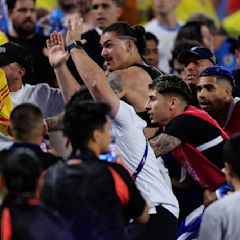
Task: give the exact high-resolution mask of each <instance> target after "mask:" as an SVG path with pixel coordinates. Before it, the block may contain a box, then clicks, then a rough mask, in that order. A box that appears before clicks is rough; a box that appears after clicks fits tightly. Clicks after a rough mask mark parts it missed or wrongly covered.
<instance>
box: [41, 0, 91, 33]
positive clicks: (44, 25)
mask: <svg viewBox="0 0 240 240" xmlns="http://www.w3.org/2000/svg"><path fill="white" fill-rule="evenodd" d="M71 14H80V16H81V17H83V18H84V23H85V24H84V29H85V31H88V30H90V29H91V28H92V27H93V23H92V15H91V13H90V1H89V0H87V1H86V0H85V1H82V0H77V1H76V0H70V1H69V0H58V6H57V7H56V8H54V9H53V10H52V11H51V12H50V13H49V14H48V15H47V16H44V17H43V18H40V19H39V20H38V22H37V30H36V31H37V33H39V34H41V35H44V36H49V35H50V34H51V33H52V32H53V31H62V32H64V31H66V29H67V19H68V16H69V15H71Z"/></svg>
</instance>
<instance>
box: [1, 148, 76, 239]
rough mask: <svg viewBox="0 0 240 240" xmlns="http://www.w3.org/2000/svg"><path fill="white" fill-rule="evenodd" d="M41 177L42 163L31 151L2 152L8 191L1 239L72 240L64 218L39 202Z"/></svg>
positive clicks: (5, 185) (2, 174)
mask: <svg viewBox="0 0 240 240" xmlns="http://www.w3.org/2000/svg"><path fill="white" fill-rule="evenodd" d="M40 174H41V165H40V162H39V160H38V158H37V156H36V155H35V153H34V152H32V151H31V150H29V149H24V148H21V149H18V150H17V151H16V152H14V153H12V154H10V155H6V154H4V153H1V178H2V180H3V181H4V187H5V188H6V189H7V194H6V196H5V197H4V199H3V202H2V205H1V208H0V215H1V219H0V221H1V226H4V227H3V228H1V239H12V240H14V239H20V240H23V239H24V240H28V239H29V240H30V239H34V240H43V239H59V240H61V239H62V240H63V239H67V240H68V239H69V240H70V239H72V237H71V235H70V233H69V231H68V226H67V223H66V222H65V221H64V219H63V218H62V217H61V216H60V215H58V214H57V213H56V212H53V211H51V210H49V209H47V208H45V207H43V206H42V205H41V204H40V202H39V199H38V197H37V187H38V181H39V178H40Z"/></svg>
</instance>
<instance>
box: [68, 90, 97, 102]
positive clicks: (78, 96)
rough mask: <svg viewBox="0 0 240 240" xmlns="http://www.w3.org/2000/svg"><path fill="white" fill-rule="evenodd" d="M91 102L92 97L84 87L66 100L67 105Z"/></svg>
mask: <svg viewBox="0 0 240 240" xmlns="http://www.w3.org/2000/svg"><path fill="white" fill-rule="evenodd" d="M91 100H92V101H93V100H94V99H93V97H92V95H91V93H90V92H89V90H88V88H87V87H85V86H84V85H82V86H81V89H80V90H79V91H77V92H75V93H74V94H73V95H72V96H71V98H70V99H69V100H68V102H67V105H66V106H68V105H72V104H73V103H75V102H82V101H91Z"/></svg>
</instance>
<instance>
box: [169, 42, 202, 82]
mask: <svg viewBox="0 0 240 240" xmlns="http://www.w3.org/2000/svg"><path fill="white" fill-rule="evenodd" d="M196 46H198V42H197V41H194V40H186V39H185V40H180V41H175V43H174V46H173V50H172V59H171V60H170V62H169V65H170V67H171V72H172V73H173V74H175V75H178V76H180V77H181V78H182V79H183V80H185V81H187V71H186V68H185V66H184V65H183V64H182V63H180V62H179V61H178V57H179V56H180V54H181V53H182V52H184V51H186V50H190V49H191V48H192V47H196Z"/></svg>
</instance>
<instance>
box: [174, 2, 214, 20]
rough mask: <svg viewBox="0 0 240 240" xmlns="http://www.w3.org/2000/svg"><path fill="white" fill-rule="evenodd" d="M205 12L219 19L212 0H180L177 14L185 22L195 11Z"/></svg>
mask: <svg viewBox="0 0 240 240" xmlns="http://www.w3.org/2000/svg"><path fill="white" fill-rule="evenodd" d="M199 12H201V13H205V14H207V15H208V16H210V17H212V18H213V19H214V20H216V21H218V19H217V15H216V12H215V9H214V7H213V5H212V1H211V0H179V4H178V5H177V8H176V16H177V19H178V20H180V21H183V22H185V21H186V20H187V19H188V18H189V17H190V16H191V15H193V14H194V13H199Z"/></svg>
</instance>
